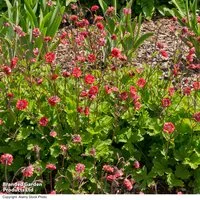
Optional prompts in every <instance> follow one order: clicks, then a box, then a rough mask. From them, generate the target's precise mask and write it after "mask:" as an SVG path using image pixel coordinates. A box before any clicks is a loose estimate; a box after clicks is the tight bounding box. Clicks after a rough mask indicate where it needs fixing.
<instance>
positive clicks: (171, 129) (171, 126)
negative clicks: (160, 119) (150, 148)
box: [163, 122, 175, 134]
mask: <svg viewBox="0 0 200 200" xmlns="http://www.w3.org/2000/svg"><path fill="white" fill-rule="evenodd" d="M163 131H164V132H165V133H168V134H171V133H173V132H174V131H175V126H174V124H173V123H172V122H165V123H164V126H163Z"/></svg>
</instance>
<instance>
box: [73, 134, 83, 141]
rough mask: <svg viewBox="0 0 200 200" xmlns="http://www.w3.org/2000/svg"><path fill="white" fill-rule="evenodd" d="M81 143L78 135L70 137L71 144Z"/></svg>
mask: <svg viewBox="0 0 200 200" xmlns="http://www.w3.org/2000/svg"><path fill="white" fill-rule="evenodd" d="M81 141H82V138H81V136H80V135H78V134H75V135H73V136H72V142H73V143H81Z"/></svg>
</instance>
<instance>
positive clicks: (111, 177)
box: [106, 175, 116, 182]
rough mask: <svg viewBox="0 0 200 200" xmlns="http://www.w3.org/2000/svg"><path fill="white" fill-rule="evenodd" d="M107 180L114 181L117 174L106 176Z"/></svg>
mask: <svg viewBox="0 0 200 200" xmlns="http://www.w3.org/2000/svg"><path fill="white" fill-rule="evenodd" d="M106 180H107V181H109V182H113V181H114V180H116V176H115V175H108V176H106Z"/></svg>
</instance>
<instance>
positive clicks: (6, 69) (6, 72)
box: [3, 66, 12, 75]
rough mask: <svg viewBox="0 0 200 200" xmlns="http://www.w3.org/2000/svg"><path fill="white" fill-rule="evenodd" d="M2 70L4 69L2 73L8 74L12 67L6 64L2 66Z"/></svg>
mask: <svg viewBox="0 0 200 200" xmlns="http://www.w3.org/2000/svg"><path fill="white" fill-rule="evenodd" d="M3 71H4V73H5V74H6V75H10V74H11V72H12V69H11V68H10V67H8V66H4V67H3Z"/></svg>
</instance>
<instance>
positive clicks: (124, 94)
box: [119, 92, 128, 101]
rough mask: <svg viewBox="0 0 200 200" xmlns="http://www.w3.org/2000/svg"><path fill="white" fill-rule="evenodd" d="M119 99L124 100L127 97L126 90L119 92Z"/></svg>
mask: <svg viewBox="0 0 200 200" xmlns="http://www.w3.org/2000/svg"><path fill="white" fill-rule="evenodd" d="M119 97H120V99H121V100H123V101H126V99H128V92H122V93H120V94H119Z"/></svg>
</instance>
